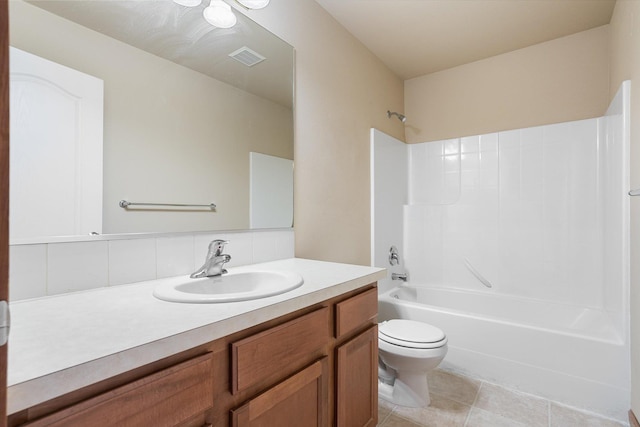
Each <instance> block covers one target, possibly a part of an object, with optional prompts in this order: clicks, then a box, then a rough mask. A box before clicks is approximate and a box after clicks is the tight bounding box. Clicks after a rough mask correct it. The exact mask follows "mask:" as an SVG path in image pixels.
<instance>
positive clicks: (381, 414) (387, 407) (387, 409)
mask: <svg viewBox="0 0 640 427" xmlns="http://www.w3.org/2000/svg"><path fill="white" fill-rule="evenodd" d="M395 406H396V405H394V404H393V403H391V402H387V401H386V400H384V399H378V425H382V423H383V422H384V420H385V418H387V417H388V416H389V414H390V413H391V411H392V410H393V408H394V407H395Z"/></svg>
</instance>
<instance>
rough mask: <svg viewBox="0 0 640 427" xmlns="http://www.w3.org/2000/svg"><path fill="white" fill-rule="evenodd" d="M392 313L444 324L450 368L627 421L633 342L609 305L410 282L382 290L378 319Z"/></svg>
mask: <svg viewBox="0 0 640 427" xmlns="http://www.w3.org/2000/svg"><path fill="white" fill-rule="evenodd" d="M392 318H403V319H412V320H419V321H422V322H425V323H429V324H432V325H434V326H437V327H439V328H441V329H442V330H443V331H444V332H445V334H446V335H447V337H448V339H449V353H448V354H447V357H446V358H445V360H444V362H443V366H444V367H446V368H450V369H453V370H457V371H460V372H463V373H465V374H468V375H471V376H475V377H478V378H482V379H484V380H487V381H492V382H496V383H498V384H503V385H506V386H509V387H513V388H516V389H519V390H521V391H524V392H528V393H532V394H536V395H539V396H542V397H545V398H548V399H552V400H555V401H559V402H563V403H565V404H567V405H571V406H575V407H579V408H583V409H585V410H589V411H593V412H597V413H600V414H603V415H605V416H609V417H612V418H615V419H618V420H626V417H627V411H628V409H629V405H630V402H629V388H630V385H629V368H628V366H629V348H628V346H627V344H626V342H627V340H626V339H625V336H624V334H625V333H624V331H621V330H620V327H619V326H618V325H619V322H618V321H617V319H615V318H610V317H609V315H608V313H606V312H605V311H602V310H598V309H593V308H586V307H578V306H571V305H564V304H554V303H550V302H546V301H538V300H533V299H526V298H514V297H509V296H506V295H499V294H495V293H494V292H492V291H491V290H488V291H485V292H471V291H464V290H455V289H447V288H438V287H432V286H419V285H416V286H411V285H406V286H402V287H400V288H394V289H391V290H390V291H388V292H386V293H384V294H382V295H380V299H379V320H380V321H382V320H388V319H392Z"/></svg>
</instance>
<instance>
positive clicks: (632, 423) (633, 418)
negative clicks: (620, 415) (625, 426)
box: [629, 409, 640, 427]
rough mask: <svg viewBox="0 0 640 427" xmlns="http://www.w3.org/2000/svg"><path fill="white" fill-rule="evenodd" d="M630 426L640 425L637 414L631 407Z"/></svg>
mask: <svg viewBox="0 0 640 427" xmlns="http://www.w3.org/2000/svg"><path fill="white" fill-rule="evenodd" d="M629 426H630V427H640V423H639V422H638V419H637V418H636V415H635V414H634V413H633V411H632V410H631V409H629Z"/></svg>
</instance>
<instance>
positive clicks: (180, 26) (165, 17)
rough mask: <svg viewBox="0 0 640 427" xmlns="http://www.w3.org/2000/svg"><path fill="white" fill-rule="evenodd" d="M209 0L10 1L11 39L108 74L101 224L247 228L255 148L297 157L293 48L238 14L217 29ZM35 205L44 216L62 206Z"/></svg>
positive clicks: (115, 230) (142, 229)
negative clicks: (191, 3) (207, 12)
mask: <svg viewBox="0 0 640 427" xmlns="http://www.w3.org/2000/svg"><path fill="white" fill-rule="evenodd" d="M204 3H205V2H203V4H201V5H199V6H196V7H185V6H181V5H178V4H177V3H175V2H173V1H172V0H147V1H139V0H123V1H120V0H118V1H113V0H65V1H57V0H42V1H23V0H10V2H9V10H10V29H11V30H10V44H11V46H12V47H15V48H17V49H20V50H22V51H25V52H28V53H30V54H33V55H36V56H38V57H41V58H44V59H45V60H48V61H52V62H54V63H57V64H60V65H63V66H65V67H69V68H70V69H73V70H76V71H78V72H80V73H84V74H87V75H89V76H93V77H95V78H97V79H99V80H102V82H103V86H104V93H103V96H104V104H103V105H104V111H103V132H102V136H103V142H102V143H103V149H102V165H101V166H102V169H103V173H102V178H103V179H102V181H103V183H102V188H101V189H99V190H100V191H102V220H101V223H102V224H101V225H102V227H101V230H93V229H91V230H90V231H95V232H96V233H99V234H121V233H148V232H184V231H209V230H238V229H248V228H250V219H249V216H250V214H249V212H250V200H249V198H250V178H249V170H250V169H249V168H250V153H251V152H254V153H261V154H265V155H268V156H274V157H278V158H282V159H289V160H293V64H294V52H293V48H292V47H291V46H290V45H288V44H287V43H285V42H284V41H282V40H281V39H279V38H278V37H276V36H275V35H273V34H271V33H269V32H268V31H267V30H265V29H264V28H262V27H260V26H259V25H257V24H256V23H255V22H253V21H251V20H250V19H248V18H247V17H246V16H245V15H243V14H242V13H240V12H239V11H236V12H235V15H236V16H237V18H238V23H237V24H236V25H235V26H233V27H232V28H229V29H221V28H216V27H213V26H211V25H210V24H209V23H208V22H206V21H205V19H204V18H203V15H202V11H203V9H204V7H206V6H207V5H206V4H204ZM233 6H234V7H239V6H237V5H236V4H234V5H233ZM237 53H240V58H234V57H233V56H234V54H237ZM230 55H232V56H230ZM241 60H243V61H244V62H245V63H242V61H241ZM251 61H258V63H256V64H255V65H251V64H248V65H247V64H246V62H251ZM12 102H13V101H12ZM11 114H12V119H13V117H14V116H15V117H17V114H16V113H15V112H14V111H12V113H11ZM29 126H30V127H36V126H38V123H33V124H31V123H29ZM12 143H13V138H12ZM54 151H55V150H54ZM56 156H57V154H55V155H52V156H50V157H51V158H50V159H49V160H48V161H50V162H57V159H56ZM16 163H18V162H16ZM29 163H31V162H29V161H26V162H25V161H23V162H20V164H14V163H13V158H12V164H11V168H12V170H14V169H16V168H28V167H29ZM16 170H19V169H16ZM24 174H26V175H27V176H31V175H32V172H31V171H29V170H28V169H25V172H24V173H23V175H24ZM69 191H71V190H69ZM96 191H98V190H96ZM14 192H15V191H14V190H13V188H12V200H13V197H14V194H13V193H14ZM121 200H127V201H129V202H133V203H167V204H201V205H208V204H211V203H214V204H215V205H216V208H215V209H210V208H207V207H204V208H198V207H154V206H140V207H129V208H122V207H120V205H119V202H120V201H121ZM31 202H32V205H33V207H32V208H31V207H30V208H29V209H33V211H34V212H37V213H38V214H39V215H40V216H41V217H45V216H47V217H48V216H49V215H51V213H52V212H53V211H55V209H56V207H57V206H56V205H57V204H58V203H55V202H49V203H46V204H43V203H42V201H41V200H32V201H31ZM12 203H13V202H12ZM288 226H291V224H288ZM27 228H28V227H27ZM58 234H60V233H58ZM62 234H63V235H68V234H69V233H62ZM77 234H78V235H86V234H88V233H85V232H84V231H83V232H82V233H77ZM22 237H26V238H27V239H26V240H29V241H36V240H41V241H50V240H51V239H49V240H48V238H47V237H45V236H15V235H12V236H11V238H12V242H13V243H20V240H21V238H22ZM22 240H25V239H22Z"/></svg>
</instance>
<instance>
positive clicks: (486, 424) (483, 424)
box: [465, 407, 525, 427]
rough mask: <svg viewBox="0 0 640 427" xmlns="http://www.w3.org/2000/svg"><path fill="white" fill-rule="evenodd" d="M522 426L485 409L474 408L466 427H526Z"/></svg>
mask: <svg viewBox="0 0 640 427" xmlns="http://www.w3.org/2000/svg"><path fill="white" fill-rule="evenodd" d="M524 426H525V424H521V423H519V422H517V421H514V420H512V419H509V418H505V417H503V416H501V415H498V414H494V413H493V412H488V411H485V410H484V409H478V408H475V407H474V408H472V409H471V413H470V414H469V418H468V419H467V423H466V424H465V427H524Z"/></svg>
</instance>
